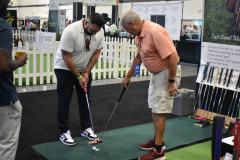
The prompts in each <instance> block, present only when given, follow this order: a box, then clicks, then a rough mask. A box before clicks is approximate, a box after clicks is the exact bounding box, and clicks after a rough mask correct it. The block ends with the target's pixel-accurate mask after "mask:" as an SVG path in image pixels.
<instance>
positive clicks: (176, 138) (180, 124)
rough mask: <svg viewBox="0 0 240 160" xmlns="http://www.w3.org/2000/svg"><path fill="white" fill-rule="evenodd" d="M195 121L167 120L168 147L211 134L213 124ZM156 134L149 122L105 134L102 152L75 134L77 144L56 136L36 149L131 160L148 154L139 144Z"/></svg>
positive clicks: (96, 159) (84, 158)
mask: <svg viewBox="0 0 240 160" xmlns="http://www.w3.org/2000/svg"><path fill="white" fill-rule="evenodd" d="M194 122H195V120H192V119H189V118H187V117H180V118H174V119H169V120H167V121H166V124H167V126H166V130H165V134H164V140H165V143H166V147H167V149H171V148H174V147H177V146H181V145H185V144H190V143H193V142H196V141H199V140H202V139H206V138H210V137H211V134H212V126H211V125H209V126H206V127H204V128H200V127H197V126H194ZM79 134H80V133H79ZM46 136H47V135H46ZM98 136H100V137H101V133H98ZM152 136H153V124H152V123H147V124H143V125H136V126H132V127H126V128H120V129H115V130H112V131H107V132H106V133H105V134H104V137H103V143H101V144H98V145H96V147H97V148H99V149H100V151H98V152H96V151H93V150H92V149H91V148H92V145H89V144H88V142H89V140H88V139H86V138H83V137H73V138H74V140H75V141H76V143H77V145H76V146H66V145H63V144H62V143H61V142H60V141H58V140H57V139H56V142H49V143H44V144H39V145H35V146H32V148H33V149H34V150H35V151H37V152H38V153H39V154H41V155H43V156H44V157H46V158H47V159H48V160H79V159H81V160H127V159H132V158H136V157H138V156H140V155H142V154H145V153H147V151H142V150H140V149H139V148H138V145H139V144H142V143H145V142H147V141H148V140H149V139H152V138H153V137H152ZM195 151H196V152H198V151H197V150H195ZM195 151H194V152H195ZM170 153H171V152H169V154H170ZM178 154H180V153H178ZM204 154H205V153H204ZM170 156H171V155H170ZM174 160H176V159H174ZM179 160H181V159H179ZM184 160H187V159H184ZM189 160H190V159H189ZM191 160H197V159H191Z"/></svg>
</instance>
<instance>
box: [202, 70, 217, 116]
mask: <svg viewBox="0 0 240 160" xmlns="http://www.w3.org/2000/svg"><path fill="white" fill-rule="evenodd" d="M214 69H215V67H212V73H211V76H210V82H209V89H208V93H207V97H206V102H205V107H204V112H203V116H205V111H206V110H207V104H208V98H209V93H210V90H211V83H212V77H213V72H214Z"/></svg>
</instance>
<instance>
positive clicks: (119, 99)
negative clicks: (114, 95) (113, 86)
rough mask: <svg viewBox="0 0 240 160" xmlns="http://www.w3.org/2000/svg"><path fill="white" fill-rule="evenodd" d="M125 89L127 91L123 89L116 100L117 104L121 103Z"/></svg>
mask: <svg viewBox="0 0 240 160" xmlns="http://www.w3.org/2000/svg"><path fill="white" fill-rule="evenodd" d="M126 89H127V88H125V87H123V89H122V92H121V94H120V97H119V98H118V103H119V102H120V101H121V99H122V96H123V94H124V92H125V91H126Z"/></svg>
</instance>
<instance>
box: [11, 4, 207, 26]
mask: <svg viewBox="0 0 240 160" xmlns="http://www.w3.org/2000/svg"><path fill="white" fill-rule="evenodd" d="M49 1H50V0H31V1H29V0H12V2H13V7H14V6H27V5H45V6H36V7H19V8H10V9H14V10H17V11H18V17H25V16H40V17H41V19H44V20H46V19H47V18H48V11H49V7H48V4H49ZM177 2H179V1H177ZM151 3H152V4H156V3H174V1H173V2H170V1H168V2H165V1H160V2H157V1H155V2H141V3H137V4H151ZM183 4H184V6H183V7H184V8H183V20H184V21H186V22H187V23H189V24H191V23H192V21H193V20H202V6H203V0H188V1H184V3H183ZM59 8H60V9H65V10H66V17H67V19H68V20H72V19H73V5H60V6H59ZM130 9H132V3H119V12H118V14H119V15H118V16H119V18H121V16H122V14H123V13H124V12H126V11H128V10H130ZM86 12H87V7H86V6H84V7H83V14H84V15H86ZM96 12H99V13H107V14H108V16H109V17H112V7H111V6H96Z"/></svg>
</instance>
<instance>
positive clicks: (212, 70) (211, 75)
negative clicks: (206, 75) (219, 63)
mask: <svg viewBox="0 0 240 160" xmlns="http://www.w3.org/2000/svg"><path fill="white" fill-rule="evenodd" d="M214 69H215V67H213V68H212V73H211V78H210V83H212V78H213V73H214Z"/></svg>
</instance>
